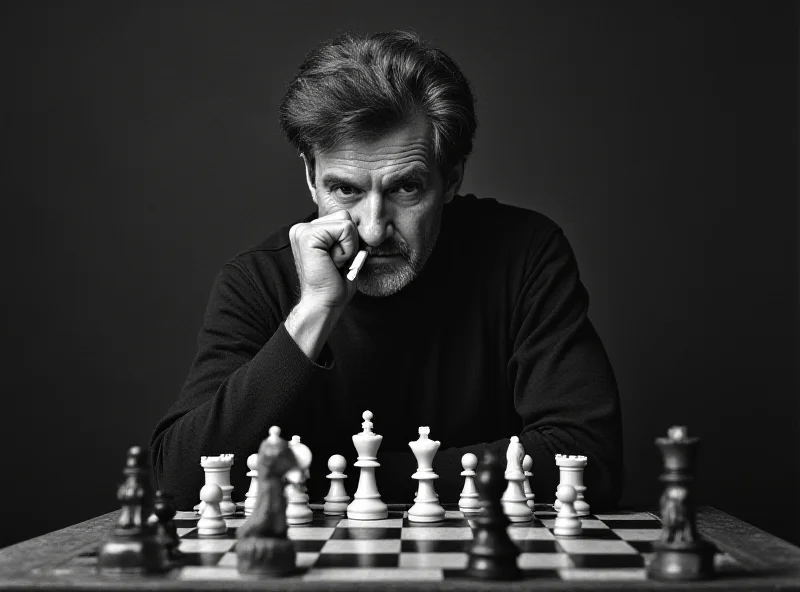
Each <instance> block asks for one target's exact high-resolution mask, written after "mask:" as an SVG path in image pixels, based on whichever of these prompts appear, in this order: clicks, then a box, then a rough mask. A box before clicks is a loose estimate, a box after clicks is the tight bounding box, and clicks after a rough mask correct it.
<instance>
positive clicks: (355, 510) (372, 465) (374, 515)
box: [347, 411, 389, 520]
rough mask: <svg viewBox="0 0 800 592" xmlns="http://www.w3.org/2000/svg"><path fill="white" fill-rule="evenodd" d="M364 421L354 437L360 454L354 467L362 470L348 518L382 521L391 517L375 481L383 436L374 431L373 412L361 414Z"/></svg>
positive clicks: (348, 510) (349, 507) (348, 509)
mask: <svg viewBox="0 0 800 592" xmlns="http://www.w3.org/2000/svg"><path fill="white" fill-rule="evenodd" d="M361 417H362V418H363V419H364V421H363V422H362V423H361V428H362V432H361V433H359V434H356V435H355V436H353V445H354V446H355V447H356V451H357V452H358V460H357V461H356V462H355V463H354V465H353V466H356V467H359V468H360V469H361V474H360V475H359V477H358V488H357V489H356V492H355V494H354V495H353V497H354V498H355V499H353V501H352V502H350V504H349V505H348V506H347V517H348V518H349V519H350V520H382V519H383V518H387V517H388V516H389V508H388V507H387V505H386V504H384V503H383V502H382V501H381V494H380V493H378V484H377V483H376V481H375V469H376V468H378V467H379V466H381V465H380V463H378V462H377V460H378V456H377V455H378V448H380V445H381V441H382V440H383V436H380V435H378V434H376V433H374V432H373V431H372V412H371V411H365V412H364V413H362V414H361Z"/></svg>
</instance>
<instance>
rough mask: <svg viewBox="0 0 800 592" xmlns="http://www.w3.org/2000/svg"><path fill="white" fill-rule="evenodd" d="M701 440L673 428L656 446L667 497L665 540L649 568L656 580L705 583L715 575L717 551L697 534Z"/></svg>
mask: <svg viewBox="0 0 800 592" xmlns="http://www.w3.org/2000/svg"><path fill="white" fill-rule="evenodd" d="M698 442H699V438H690V437H689V433H688V431H687V429H686V428H685V427H683V426H676V427H671V428H670V429H669V431H668V436H667V438H657V439H656V445H657V446H658V448H659V450H660V451H661V454H662V456H663V459H664V468H665V470H664V474H663V475H661V481H662V482H664V484H665V485H664V493H663V494H662V495H661V500H660V510H661V523H662V530H661V540H659V541H656V542H655V543H654V548H655V551H656V552H655V556H654V557H653V559H652V561H651V562H650V564H649V565H648V566H647V573H648V576H649V577H650V578H652V579H655V580H667V581H680V580H701V579H707V578H710V577H713V575H714V553H715V551H716V549H715V548H714V546H713V545H712V544H711V543H709V542H708V541H705V540H703V539H702V538H701V537H700V536H699V535H698V533H697V526H696V523H695V506H694V496H693V493H692V487H693V486H694V483H693V482H694V474H695V461H696V457H697V444H698Z"/></svg>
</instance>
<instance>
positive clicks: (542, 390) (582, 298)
mask: <svg viewBox="0 0 800 592" xmlns="http://www.w3.org/2000/svg"><path fill="white" fill-rule="evenodd" d="M588 308H589V297H588V294H587V292H586V289H585V288H584V286H583V284H582V283H581V281H580V277H579V274H578V265H577V262H576V260H575V255H574V253H573V251H572V248H571V247H570V245H569V242H568V241H567V239H566V237H565V236H564V234H563V232H562V231H561V229H559V228H556V229H554V230H553V231H551V232H550V234H549V235H548V236H547V238H546V239H545V240H544V241H543V242H542V243H541V244H540V245H538V246H537V248H535V249H532V250H531V251H530V254H529V258H528V264H527V274H526V277H525V280H524V283H523V286H522V290H521V292H520V295H519V299H518V302H517V305H516V307H515V309H514V311H513V314H512V319H511V320H512V337H513V338H514V353H513V355H512V357H511V360H510V361H509V363H508V368H507V373H508V380H509V383H510V384H513V388H514V404H515V407H516V409H517V412H518V413H519V416H520V418H521V419H522V425H523V427H522V432H521V434H520V440H521V442H522V444H523V446H524V447H525V450H526V451H527V452H528V454H530V455H531V456H532V457H533V461H534V471H535V473H534V478H533V484H534V486H535V487H536V489H537V490H541V489H544V491H545V499H547V500H552V499H553V498H554V496H555V490H556V487H557V485H558V481H559V470H558V467H557V466H556V465H555V460H554V458H553V457H554V455H555V454H557V453H560V454H580V455H584V456H586V457H587V458H588V464H587V466H586V469H585V471H584V484H585V485H586V487H587V491H586V499H587V501H588V502H589V503H590V504H592V506H593V507H595V508H604V507H611V506H614V505H615V504H616V503H617V502H618V501H619V496H620V494H621V491H622V484H623V460H622V419H621V411H620V402H619V393H618V389H617V383H616V379H615V377H614V373H613V370H612V368H611V363H610V361H609V359H608V356H607V355H606V351H605V349H604V347H603V344H602V343H601V341H600V337H599V336H598V334H597V332H596V331H595V329H594V327H593V326H592V324H591V322H590V321H589V318H588V316H587V311H588Z"/></svg>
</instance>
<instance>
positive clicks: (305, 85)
mask: <svg viewBox="0 0 800 592" xmlns="http://www.w3.org/2000/svg"><path fill="white" fill-rule="evenodd" d="M417 114H422V115H424V116H425V117H426V118H427V120H428V122H429V123H430V125H431V129H432V132H433V146H432V148H433V152H434V155H435V158H436V162H437V165H438V166H439V168H440V170H441V171H442V172H447V171H449V170H450V169H451V168H452V167H453V166H455V165H456V164H458V163H459V162H461V161H463V160H465V159H466V158H467V156H469V154H470V152H471V151H472V140H473V138H474V136H475V129H476V127H477V119H476V117H475V97H474V95H473V92H472V88H471V87H470V83H469V81H468V80H467V78H466V77H465V76H464V74H463V73H462V72H461V69H460V68H459V67H458V65H457V64H456V63H455V61H453V59H452V58H451V57H450V56H449V55H447V54H446V53H445V52H443V51H442V50H440V49H437V48H433V47H430V46H429V45H428V44H427V43H426V42H424V41H423V40H421V39H420V37H419V36H418V35H417V34H415V33H411V32H407V31H390V32H384V33H376V34H373V35H359V34H356V33H345V34H343V35H340V36H338V37H336V38H335V39H333V40H331V41H328V42H325V43H323V44H321V45H320V46H318V47H317V48H316V49H314V50H312V51H311V52H310V53H309V54H308V55H307V56H306V58H305V60H304V61H303V63H302V64H301V65H300V70H299V72H298V74H297V76H296V77H295V78H294V80H292V81H291V82H290V83H289V85H288V88H287V89H286V94H285V95H284V97H283V101H282V102H281V106H280V124H281V129H282V130H283V133H284V134H285V135H286V137H287V138H288V140H289V142H291V144H292V145H293V146H294V147H295V148H297V149H298V150H299V151H300V153H301V154H303V155H304V156H305V157H306V160H308V162H309V167H310V169H311V170H310V173H311V174H312V180H313V173H314V151H315V150H323V151H324V150H328V149H330V148H332V147H333V146H335V145H336V144H337V143H339V142H340V141H343V140H361V141H370V140H374V139H376V138H377V137H379V136H381V135H383V134H386V133H388V132H391V131H393V130H394V129H396V128H397V127H398V126H400V125H402V124H403V123H404V122H407V121H409V120H410V119H411V118H413V117H414V116H415V115H417Z"/></svg>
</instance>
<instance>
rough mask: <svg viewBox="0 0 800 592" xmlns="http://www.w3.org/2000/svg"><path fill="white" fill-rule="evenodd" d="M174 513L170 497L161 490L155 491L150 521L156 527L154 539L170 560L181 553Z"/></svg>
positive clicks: (178, 556)
mask: <svg viewBox="0 0 800 592" xmlns="http://www.w3.org/2000/svg"><path fill="white" fill-rule="evenodd" d="M175 514H176V510H175V506H174V505H173V504H172V498H171V497H170V496H169V495H167V494H165V493H164V492H162V491H161V490H158V491H156V495H155V500H154V502H153V514H152V515H151V516H150V522H151V523H152V524H153V525H154V526H155V527H156V540H158V542H159V543H161V545H162V546H163V547H164V548H165V549H166V551H167V557H169V558H170V559H172V560H176V559H180V557H181V556H182V555H183V553H181V552H180V551H179V550H178V546H179V545H180V542H181V541H180V537H179V536H178V529H177V528H176V526H175V523H174V522H173V518H175Z"/></svg>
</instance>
